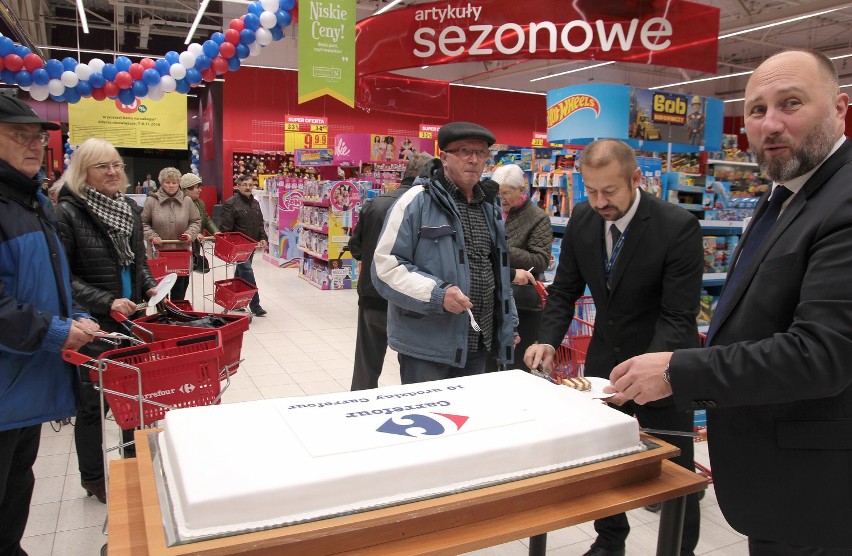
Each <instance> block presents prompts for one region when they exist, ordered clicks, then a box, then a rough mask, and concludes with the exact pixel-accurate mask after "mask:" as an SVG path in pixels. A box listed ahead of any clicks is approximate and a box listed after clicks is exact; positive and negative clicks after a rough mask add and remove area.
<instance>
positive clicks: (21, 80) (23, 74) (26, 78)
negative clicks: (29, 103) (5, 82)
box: [15, 69, 33, 87]
mask: <svg viewBox="0 0 852 556" xmlns="http://www.w3.org/2000/svg"><path fill="white" fill-rule="evenodd" d="M15 81H17V82H18V86H20V87H29V86H30V85H32V84H33V74H31V73H30V72H29V71H27V70H25V69H22V70H20V71H18V73H16V74H15Z"/></svg>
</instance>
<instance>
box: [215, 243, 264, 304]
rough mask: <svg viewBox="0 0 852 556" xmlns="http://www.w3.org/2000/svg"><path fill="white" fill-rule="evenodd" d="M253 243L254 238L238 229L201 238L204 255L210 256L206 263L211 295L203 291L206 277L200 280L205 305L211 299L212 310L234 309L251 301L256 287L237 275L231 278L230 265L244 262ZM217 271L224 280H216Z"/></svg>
mask: <svg viewBox="0 0 852 556" xmlns="http://www.w3.org/2000/svg"><path fill="white" fill-rule="evenodd" d="M257 245H258V242H257V241H255V240H253V239H251V238H250V237H248V236H247V235H245V234H243V233H240V232H220V233H218V234H216V235H215V236H211V237H205V238H204V241H203V242H202V247H203V251H204V253H205V256H206V255H210V256H212V257H213V259H212V261H213V262H211V265H210V269H211V271H212V272H211V273H210V276H211V280H212V282H213V292H212V294H210V293H208V292H207V282H206V280H205V281H203V282H202V287H203V297H204V299H205V305H206V301H212V302H213V306H214V307H213V308H214V309H215V306H216V305H218V306H219V307H221V308H222V309H223V310H224V311H236V310H240V309H243V308H245V307H246V306H247V305H248V304H249V302H251V299H252V297H254V295H255V294H256V293H257V288H256V287H255V286H253V285H251V284H249V283H248V282H246V281H245V280H243V279H241V278H236V277H234V276H233V274H234V273H233V270H231V267H234V266H235V265H237V264H240V263H244V262H246V261H247V260H248V259H249V257H251V255H252V253H254V251H255V249H257ZM217 260H218V261H219V263H218V264H217V263H216V261H217ZM220 273H224V279H218V280H217V279H216V275H217V274H220ZM220 276H221V274H220Z"/></svg>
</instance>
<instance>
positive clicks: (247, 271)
mask: <svg viewBox="0 0 852 556" xmlns="http://www.w3.org/2000/svg"><path fill="white" fill-rule="evenodd" d="M252 259H254V253H252V254H251V255H249V258H248V260H246V262H244V263H237V266H236V268H234V278H242V279H243V280H245V281H246V282H248V283H249V284H251V285H252V286H254V287H257V282H256V281H255V279H254V269H253V268H252V267H251V262H252ZM249 309H250V310H251V311H256V310H257V309H260V296H259V295H258V294H257V293H255V294H254V296H252V298H251V301H249Z"/></svg>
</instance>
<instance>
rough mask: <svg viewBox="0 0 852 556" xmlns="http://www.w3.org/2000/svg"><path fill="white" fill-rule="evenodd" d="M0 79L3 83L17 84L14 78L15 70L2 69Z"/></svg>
mask: <svg viewBox="0 0 852 556" xmlns="http://www.w3.org/2000/svg"><path fill="white" fill-rule="evenodd" d="M0 81H2V82H3V83H8V84H9V85H17V84H18V82H17V81H16V80H15V72H14V71H12V70H10V69H4V70H3V71H0Z"/></svg>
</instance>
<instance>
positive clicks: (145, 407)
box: [63, 330, 222, 430]
mask: <svg viewBox="0 0 852 556" xmlns="http://www.w3.org/2000/svg"><path fill="white" fill-rule="evenodd" d="M63 355H64V356H65V358H66V360H68V361H69V362H71V363H75V364H78V365H82V364H84V363H86V362H87V361H91V360H90V359H89V358H88V356H86V355H83V354H80V353H78V352H72V351H66V352H63ZM221 358H222V334H221V333H220V332H219V331H218V330H209V331H205V332H203V333H201V334H196V335H194V336H185V337H182V338H175V339H171V340H164V341H160V342H153V343H150V344H142V345H138V346H133V347H127V348H120V349H115V350H110V351H106V352H104V353H102V354H101V355H99V356H98V360H99V361H100V366H101V367H102V368H103V370H102V371H99V370H97V369H95V370H90V371H89V376H90V378H91V379H92V380H93V381H98V380H99V381H100V384H101V387H102V389H103V393H104V398H106V400H107V402H108V403H109V405H110V407H111V408H112V413H113V415H114V416H115V422H116V424H117V425H118V426H119V427H120V428H122V429H125V430H127V429H132V428H135V427H138V426H140V421H139V418H140V416H139V413H140V405H141V411H142V423H141V424H144V425H149V424H151V423H153V422H154V421H158V420H160V419H162V418H163V416H164V415H165V413H166V411H168V410H169V409H174V408H179V407H193V406H198V405H211V404H213V403H216V402H218V398H219V392H220V385H219V368H220V366H219V362H220V359H221ZM140 382H141V391H140Z"/></svg>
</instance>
